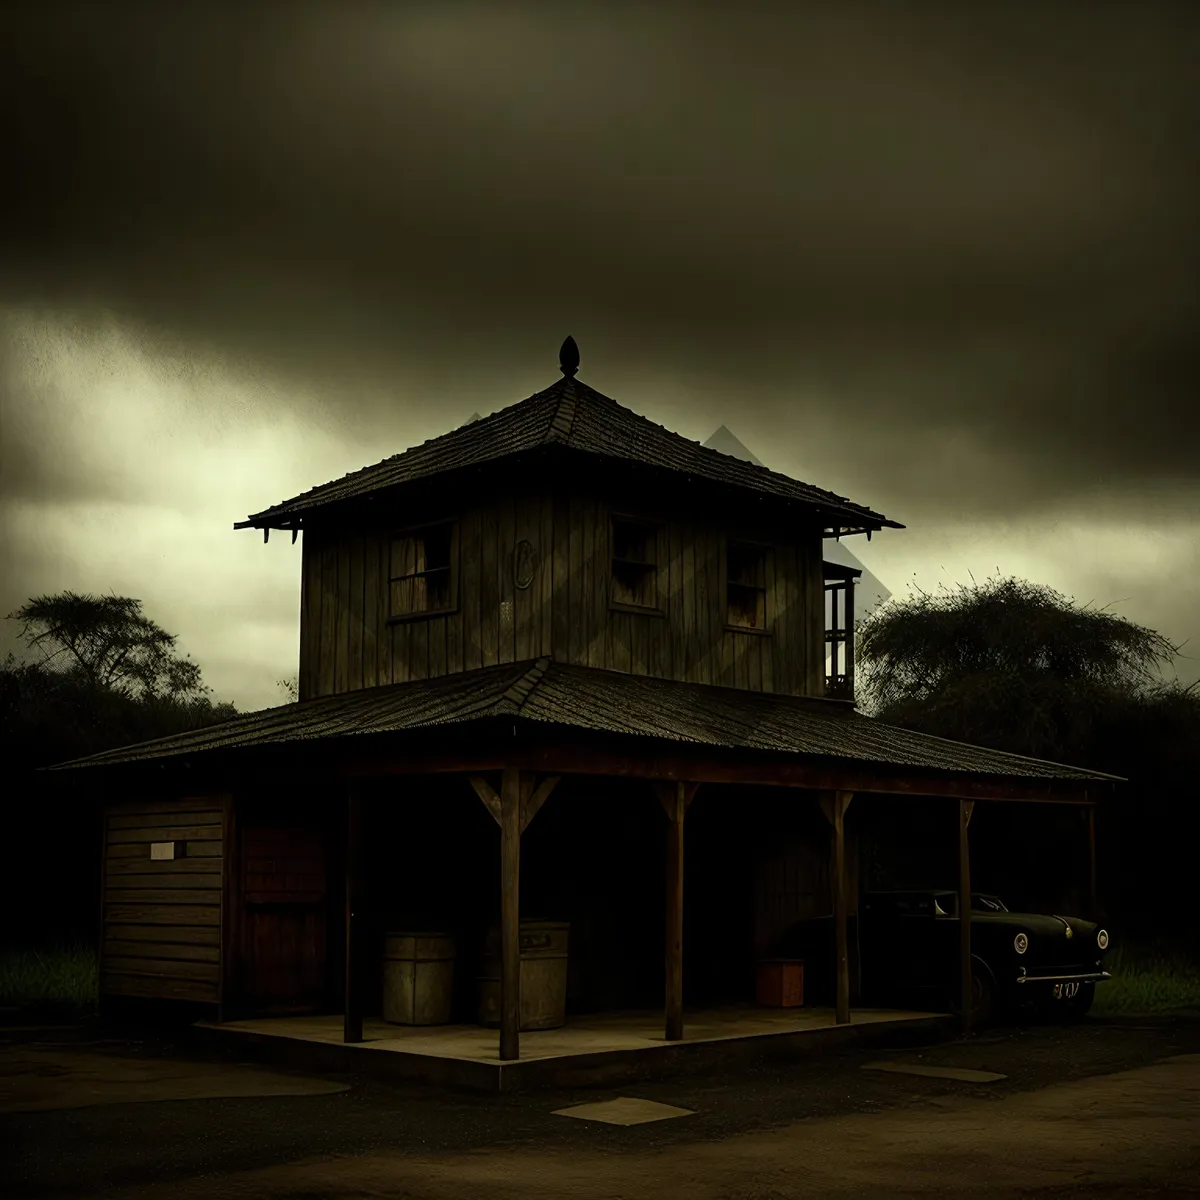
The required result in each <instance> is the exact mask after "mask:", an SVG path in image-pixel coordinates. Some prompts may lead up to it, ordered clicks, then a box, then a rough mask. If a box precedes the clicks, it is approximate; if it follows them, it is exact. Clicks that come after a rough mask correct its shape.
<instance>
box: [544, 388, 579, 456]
mask: <svg viewBox="0 0 1200 1200" xmlns="http://www.w3.org/2000/svg"><path fill="white" fill-rule="evenodd" d="M555 386H556V387H558V389H559V392H560V395H559V399H558V404H557V405H556V406H555V409H554V416H553V417H552V418H551V419H550V427H549V428H548V429H547V431H546V441H548V442H569V441H570V440H571V430H572V429H574V427H575V406H576V402H577V400H578V399H579V396H578V394H577V393H576V391H575V380H574V379H571V378H567V379H564V380H563V381H562V382H561V383H559V384H556V385H555Z"/></svg>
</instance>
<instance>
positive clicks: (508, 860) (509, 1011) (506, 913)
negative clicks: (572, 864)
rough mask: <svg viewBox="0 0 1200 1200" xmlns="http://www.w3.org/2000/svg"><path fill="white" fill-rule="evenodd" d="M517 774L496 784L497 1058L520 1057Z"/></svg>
mask: <svg viewBox="0 0 1200 1200" xmlns="http://www.w3.org/2000/svg"><path fill="white" fill-rule="evenodd" d="M520 896H521V773H520V771H518V770H516V769H515V768H511V767H510V768H508V769H507V770H505V772H504V774H503V776H502V778H501V782H500V1058H501V1059H502V1060H504V1061H509V1060H511V1059H515V1058H517V1057H519V1055H520V1036H521V1034H520V1030H521V909H520Z"/></svg>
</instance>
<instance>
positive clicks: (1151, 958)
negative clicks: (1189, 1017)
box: [1092, 946, 1200, 1016]
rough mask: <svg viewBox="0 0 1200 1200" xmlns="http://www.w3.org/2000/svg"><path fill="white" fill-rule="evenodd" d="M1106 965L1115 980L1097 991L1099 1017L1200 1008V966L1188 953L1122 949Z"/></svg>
mask: <svg viewBox="0 0 1200 1200" xmlns="http://www.w3.org/2000/svg"><path fill="white" fill-rule="evenodd" d="M1104 965H1105V970H1108V971H1111V972H1112V978H1111V979H1110V980H1108V982H1107V983H1102V984H1100V985H1099V987H1097V988H1096V1002H1095V1004H1094V1005H1093V1006H1092V1012H1093V1013H1095V1014H1096V1015H1097V1016H1116V1015H1125V1014H1132V1013H1164V1012H1177V1011H1179V1010H1181V1009H1200V964H1198V963H1197V962H1196V960H1195V959H1194V958H1192V957H1190V956H1189V955H1187V954H1184V953H1182V952H1180V951H1178V950H1171V949H1143V950H1139V949H1137V948H1136V947H1125V946H1122V947H1118V948H1117V949H1114V951H1113V952H1112V954H1110V955H1109V957H1108V959H1107V961H1106V962H1105V964H1104Z"/></svg>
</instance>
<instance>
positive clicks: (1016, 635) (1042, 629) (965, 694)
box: [858, 578, 1186, 759]
mask: <svg viewBox="0 0 1200 1200" xmlns="http://www.w3.org/2000/svg"><path fill="white" fill-rule="evenodd" d="M1178 650H1179V648H1178V647H1176V646H1174V645H1172V644H1171V642H1169V641H1168V640H1167V639H1166V638H1165V637H1163V636H1162V634H1160V633H1156V632H1155V631H1154V630H1152V629H1146V628H1144V627H1143V626H1140V625H1136V624H1134V623H1133V622H1131V621H1129V620H1127V619H1126V618H1124V617H1121V616H1117V615H1116V614H1114V613H1111V612H1107V611H1105V610H1102V609H1092V608H1086V607H1082V608H1081V607H1078V606H1076V605H1075V604H1073V603H1072V602H1071V601H1069V600H1068V599H1066V598H1065V597H1064V596H1062V595H1060V594H1059V593H1058V592H1055V591H1053V590H1052V589H1050V588H1048V587H1044V586H1041V585H1038V584H1033V583H1028V582H1025V581H1023V580H1018V579H1012V578H1008V579H1001V578H997V579H990V580H988V581H987V582H985V583H983V584H976V585H973V586H971V587H967V586H965V585H960V586H959V587H958V588H956V589H954V590H949V589H943V591H942V592H941V593H940V594H937V595H931V594H929V593H925V592H918V594H917V595H916V596H915V597H913V598H911V599H908V600H904V601H898V602H893V603H891V604H887V605H884V606H883V607H881V608H879V609H877V610H876V611H875V612H874V613H872V614H871V615H870V616H869V617H868V618H866V620H864V621H863V622H862V624H861V625H860V627H859V634H858V659H859V664H860V681H861V697H862V700H863V704H864V707H865V708H867V709H868V710H869V711H871V712H872V713H873V714H874V715H876V716H878V717H879V718H881V719H882V720H885V721H889V722H892V723H895V724H900V725H905V726H907V727H909V728H913V729H920V730H923V731H925V732H928V733H936V734H938V735H939V736H941V737H950V738H955V739H958V740H961V741H967V742H974V743H977V744H980V745H986V746H993V747H995V748H997V749H1003V750H1010V751H1013V752H1015V753H1020V754H1028V755H1032V756H1034V757H1041V758H1051V759H1054V758H1061V757H1062V756H1064V755H1079V754H1088V753H1093V754H1094V753H1096V752H1097V751H1099V750H1101V749H1102V745H1100V744H1098V739H1099V735H1100V734H1101V732H1102V731H1103V730H1104V729H1105V728H1106V727H1107V726H1108V725H1109V724H1110V722H1111V719H1112V717H1113V715H1114V713H1116V712H1117V711H1124V710H1125V709H1127V708H1128V707H1129V706H1130V705H1132V704H1146V703H1151V702H1153V701H1154V700H1155V699H1156V698H1157V699H1158V700H1160V701H1165V700H1168V699H1169V698H1170V697H1171V696H1172V695H1173V694H1174V693H1176V692H1180V693H1183V694H1186V689H1179V688H1177V687H1175V688H1173V687H1172V685H1169V684H1164V682H1163V677H1162V674H1161V668H1162V667H1164V666H1166V665H1169V664H1170V663H1171V662H1172V661H1173V660H1174V658H1175V657H1176V655H1177V654H1178ZM1183 702H1184V703H1186V701H1183Z"/></svg>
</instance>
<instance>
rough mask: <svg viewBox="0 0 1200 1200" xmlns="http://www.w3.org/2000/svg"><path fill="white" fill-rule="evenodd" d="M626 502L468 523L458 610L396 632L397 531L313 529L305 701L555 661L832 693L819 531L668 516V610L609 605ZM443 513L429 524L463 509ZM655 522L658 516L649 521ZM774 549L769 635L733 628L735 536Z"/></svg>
mask: <svg viewBox="0 0 1200 1200" xmlns="http://www.w3.org/2000/svg"><path fill="white" fill-rule="evenodd" d="M614 510H615V511H617V512H623V511H625V508H624V506H622V505H620V504H616V503H614V502H612V501H610V500H607V499H604V498H602V497H600V496H595V495H593V496H585V495H578V494H576V495H567V494H561V493H560V494H558V495H555V494H554V493H552V492H551V491H550V490H549V489H545V490H543V491H540V492H528V493H524V494H509V495H505V496H500V497H497V498H496V499H493V500H488V501H484V502H481V503H478V504H475V505H473V506H471V507H469V508H467V509H466V510H465V511H464V512H462V513H461V515H460V525H459V556H458V571H459V577H458V607H457V610H456V611H455V612H452V613H447V614H446V615H444V616H434V617H425V618H420V619H415V620H407V621H401V622H395V623H391V624H389V623H388V611H387V604H388V588H387V571H388V547H389V540H390V536H391V532H392V530H391V529H390V528H389V529H373V530H347V531H342V530H334V529H325V530H322V529H321V528H320V527H317V526H314V527H312V528H310V529H308V530H306V531H305V534H304V566H303V582H302V593H301V594H302V600H301V636H300V696H301V698H302V699H308V698H310V697H313V696H327V695H334V694H338V693H341V692H346V691H354V690H357V689H359V688H369V687H374V686H376V685H378V684H387V683H403V682H408V681H409V680H414V679H428V678H435V677H438V676H442V675H447V674H453V673H455V672H458V671H464V670H467V671H469V670H472V669H474V668H478V667H486V666H494V665H497V664H500V663H506V662H520V661H524V660H526V659H530V658H538V657H541V656H546V657H552V658H555V659H557V660H558V661H560V662H568V663H574V664H577V665H582V666H594V667H604V668H608V669H611V670H619V671H627V672H630V673H633V674H639V675H654V676H658V677H661V678H667V679H678V680H683V681H687V682H693V683H712V684H720V685H723V686H727V687H738V688H746V689H749V690H752V691H768V692H781V693H785V694H788V695H821V694H822V692H823V689H824V683H825V647H824V620H825V616H824V582H823V576H822V568H821V541H820V537H819V535H816V534H813V535H812V536H811V537H809V538H807V539H804V540H801V539H800V538H796V537H784V536H780V534H779V532H778V531H772V530H769V529H762V528H744V527H737V528H734V529H731V528H729V527H728V526H726V525H724V524H718V523H717V522H715V521H713V520H711V519H709V518H706V517H704V516H684V515H670V514H668V515H664V516H662V517H661V518H660V521H661V523H660V529H659V538H658V543H659V544H658V563H659V569H658V589H659V601H660V607H661V610H662V615H651V614H644V613H637V612H627V611H614V610H610V607H609V582H610V572H611V549H610V516H611V513H612V512H613V511H614ZM453 515H455V514H453V513H448V512H446V511H444V510H439V511H437V512H430V513H429V514H427V515H423V516H422V517H420V518H410V521H412V520H416V519H437V518H440V517H444V516H453ZM646 515H653V514H646ZM731 533H732V534H733V535H734V536H736V537H738V538H741V539H748V540H752V541H759V542H762V543H765V544H767V545H769V547H770V553H769V555H768V576H767V586H768V596H769V598H768V615H769V622H770V633H769V634H761V633H754V632H745V631H737V630H727V629H726V628H725V604H724V596H723V591H722V589H723V570H722V564H723V555H724V548H725V544H726V538H727V537H728V536H729V535H730V534H731ZM521 540H527V541H529V542H530V543H531V544H532V545H533V547H534V549H535V551H536V554H537V567H536V571H535V573H534V577H533V582H532V584H531V585H530V586H529V587H528V588H525V589H521V588H517V587H516V586H515V582H514V572H513V556H514V552H515V548H516V545H517V543H518V542H519V541H521Z"/></svg>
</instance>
